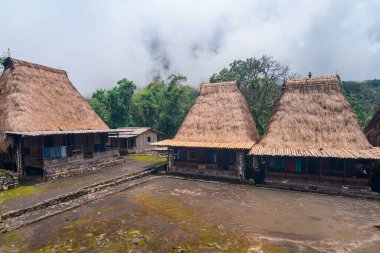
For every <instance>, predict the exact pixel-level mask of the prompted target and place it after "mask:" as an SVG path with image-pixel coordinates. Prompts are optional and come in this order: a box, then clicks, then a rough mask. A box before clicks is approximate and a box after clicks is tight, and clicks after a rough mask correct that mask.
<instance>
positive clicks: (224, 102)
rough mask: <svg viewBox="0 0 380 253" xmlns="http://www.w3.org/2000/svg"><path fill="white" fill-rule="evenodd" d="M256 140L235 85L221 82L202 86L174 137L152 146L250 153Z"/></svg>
mask: <svg viewBox="0 0 380 253" xmlns="http://www.w3.org/2000/svg"><path fill="white" fill-rule="evenodd" d="M258 139H259V134H258V133H257V130H256V125H255V122H254V121H253V118H252V116H251V113H250V112H249V109H248V105H247V102H246V100H245V98H244V96H243V95H242V94H241V93H240V91H239V89H238V87H237V84H236V82H222V83H207V84H202V85H201V90H200V94H199V96H198V98H197V101H196V103H195V104H194V105H193V107H192V108H191V109H190V111H189V113H188V114H187V116H186V118H185V120H184V122H183V123H182V125H181V127H180V128H179V130H178V133H177V134H176V136H175V137H174V138H173V139H172V140H165V141H161V142H157V143H154V144H153V145H161V146H177V147H208V148H238V149H249V148H251V147H252V145H253V144H254V143H255V142H257V141H258Z"/></svg>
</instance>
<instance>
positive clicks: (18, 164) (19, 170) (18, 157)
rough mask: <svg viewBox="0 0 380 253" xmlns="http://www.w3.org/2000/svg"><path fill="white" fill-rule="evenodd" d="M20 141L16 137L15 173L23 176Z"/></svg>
mask: <svg viewBox="0 0 380 253" xmlns="http://www.w3.org/2000/svg"><path fill="white" fill-rule="evenodd" d="M21 139H22V137H17V139H16V140H17V142H16V169H17V173H18V174H21V175H22V176H24V173H23V169H22V158H21V156H22V151H21Z"/></svg>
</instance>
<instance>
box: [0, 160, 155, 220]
mask: <svg viewBox="0 0 380 253" xmlns="http://www.w3.org/2000/svg"><path fill="white" fill-rule="evenodd" d="M153 164H154V163H152V162H142V161H135V160H126V162H125V163H124V164H120V165H116V166H111V167H106V168H103V169H100V170H97V171H93V172H88V173H85V174H82V175H77V176H74V177H69V178H63V179H59V180H56V181H52V182H43V183H39V184H37V185H35V186H37V188H36V189H35V190H34V191H33V192H32V193H31V194H28V195H27V196H25V197H20V198H13V199H9V200H5V201H3V202H1V203H0V214H1V213H5V212H7V211H11V210H15V209H20V208H25V207H27V206H30V205H33V204H36V203H39V202H41V201H44V200H47V199H49V198H53V197H55V196H59V195H62V194H66V193H69V192H72V191H76V190H79V189H80V188H82V187H85V186H90V185H92V184H95V183H98V182H101V181H104V180H108V179H112V178H115V177H119V176H122V175H125V174H129V173H134V172H138V171H141V170H143V169H144V168H148V167H150V166H151V165H153Z"/></svg>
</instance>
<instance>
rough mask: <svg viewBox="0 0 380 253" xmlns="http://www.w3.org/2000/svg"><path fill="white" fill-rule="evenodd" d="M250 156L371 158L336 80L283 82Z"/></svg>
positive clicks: (371, 149) (368, 145)
mask: <svg viewBox="0 0 380 253" xmlns="http://www.w3.org/2000/svg"><path fill="white" fill-rule="evenodd" d="M250 153H251V154H253V155H269V156H301V157H302V156H304V157H337V158H374V157H375V156H376V153H378V151H377V150H376V149H373V147H372V146H371V144H370V143H369V142H368V140H367V138H366V137H365V135H364V133H363V131H362V129H361V128H360V126H359V123H358V119H357V117H356V115H355V113H354V112H353V110H352V108H351V106H350V104H349V103H348V102H347V101H346V99H345V97H344V96H343V94H342V90H341V85H340V78H339V76H329V77H317V78H306V79H298V80H289V81H286V82H285V87H284V92H283V94H282V95H281V97H280V98H279V100H278V101H277V103H276V105H275V110H274V113H273V115H272V118H271V120H270V122H269V124H268V129H267V131H266V133H265V135H264V137H263V138H262V140H261V141H260V143H259V144H258V145H255V146H254V147H253V148H252V150H251V152H250Z"/></svg>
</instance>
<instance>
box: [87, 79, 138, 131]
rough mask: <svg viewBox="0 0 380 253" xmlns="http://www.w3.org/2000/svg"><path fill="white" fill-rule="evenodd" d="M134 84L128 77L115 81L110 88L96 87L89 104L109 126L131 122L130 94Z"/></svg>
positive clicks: (115, 126) (113, 126)
mask: <svg viewBox="0 0 380 253" xmlns="http://www.w3.org/2000/svg"><path fill="white" fill-rule="evenodd" d="M135 89H136V85H135V84H134V83H133V82H132V81H129V80H128V79H122V80H120V81H118V82H117V86H115V87H113V88H111V89H110V90H105V89H98V90H96V91H95V92H94V93H93V94H92V97H91V99H90V101H89V102H90V105H91V106H92V108H93V109H94V110H95V112H96V113H98V115H99V116H100V117H101V118H102V119H103V120H104V122H106V124H107V125H108V126H109V127H110V128H118V127H123V126H128V125H130V124H131V118H132V117H131V107H132V95H133V93H134V90H135Z"/></svg>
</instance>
